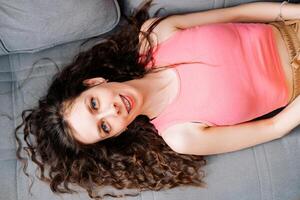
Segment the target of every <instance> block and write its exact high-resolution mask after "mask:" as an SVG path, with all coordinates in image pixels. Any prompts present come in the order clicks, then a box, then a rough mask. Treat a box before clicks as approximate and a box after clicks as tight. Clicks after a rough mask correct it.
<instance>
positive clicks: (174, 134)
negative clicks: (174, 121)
mask: <svg viewBox="0 0 300 200" xmlns="http://www.w3.org/2000/svg"><path fill="white" fill-rule="evenodd" d="M281 136H282V134H281V133H280V132H278V130H277V129H276V128H275V126H274V121H273V119H272V118H269V119H263V120H257V121H252V122H245V123H241V124H237V125H231V126H212V127H203V126H199V125H198V124H197V123H184V124H179V125H175V126H172V127H170V128H168V129H166V131H164V132H163V133H162V137H163V139H164V140H165V142H166V143H167V144H168V145H169V146H170V147H171V148H172V149H173V150H174V151H176V152H178V153H182V154H194V155H211V154H219V153H226V152H232V151H237V150H241V149H244V148H247V147H251V146H254V145H257V144H261V143H264V142H268V141H271V140H274V139H278V138H280V137H281Z"/></svg>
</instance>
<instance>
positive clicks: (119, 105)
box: [65, 78, 142, 144]
mask: <svg viewBox="0 0 300 200" xmlns="http://www.w3.org/2000/svg"><path fill="white" fill-rule="evenodd" d="M89 80H91V79H89ZM89 86H92V87H90V88H89V89H88V90H86V91H84V92H83V93H82V94H81V95H80V96H79V97H77V98H76V99H75V101H74V102H73V105H72V106H71V107H70V110H68V111H67V113H66V115H65V118H66V120H67V121H68V123H69V124H70V126H71V129H73V131H72V134H73V136H74V137H75V139H77V140H78V141H80V142H82V143H85V144H91V143H96V142H98V141H101V140H104V139H107V138H110V137H116V136H118V135H120V134H121V133H122V132H123V131H124V130H126V128H127V126H128V125H129V124H130V123H131V122H132V121H133V120H134V119H135V118H136V117H137V116H138V115H139V114H140V113H141V103H142V96H141V94H139V92H138V91H137V90H136V89H135V88H133V87H131V86H130V85H128V84H126V83H119V82H108V83H106V82H105V81H104V79H102V78H99V79H98V80H97V78H94V79H93V82H90V83H89Z"/></svg>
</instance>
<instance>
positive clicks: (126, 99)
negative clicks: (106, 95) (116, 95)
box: [120, 94, 132, 114]
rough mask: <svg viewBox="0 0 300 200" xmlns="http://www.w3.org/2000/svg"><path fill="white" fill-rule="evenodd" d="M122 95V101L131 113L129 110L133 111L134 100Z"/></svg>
mask: <svg viewBox="0 0 300 200" xmlns="http://www.w3.org/2000/svg"><path fill="white" fill-rule="evenodd" d="M120 97H121V99H122V102H123V103H124V105H125V108H126V110H127V112H128V114H129V112H130V111H131V109H132V102H131V101H130V100H131V99H130V98H129V97H126V96H123V95H121V94H120Z"/></svg>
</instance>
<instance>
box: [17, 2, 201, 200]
mask: <svg viewBox="0 0 300 200" xmlns="http://www.w3.org/2000/svg"><path fill="white" fill-rule="evenodd" d="M150 6H151V1H148V2H147V3H145V4H144V5H143V6H142V7H141V8H140V9H138V10H137V11H136V12H135V13H134V14H133V15H132V16H130V17H126V16H123V17H124V18H125V19H127V20H126V21H127V22H128V23H127V24H126V25H125V26H123V27H122V28H121V29H120V30H119V31H118V32H117V33H116V34H113V35H110V36H108V38H107V39H106V40H105V41H103V42H101V43H99V44H96V45H95V46H93V47H92V48H90V49H89V50H87V51H83V52H81V53H79V54H78V55H77V56H76V57H75V58H74V60H73V61H72V63H71V64H69V65H67V66H66V67H64V69H63V70H62V71H61V72H59V73H57V74H56V75H55V76H54V77H53V81H52V83H51V85H50V87H49V89H48V91H47V94H46V95H45V96H43V97H42V98H41V99H40V100H39V101H38V105H37V106H36V107H35V108H34V109H28V110H24V111H23V112H22V120H23V121H22V123H21V124H20V125H19V126H18V127H17V128H16V130H15V137H16V140H17V143H18V148H17V157H18V159H20V160H21V161H22V163H23V171H24V173H25V174H26V175H27V176H29V174H28V173H27V172H26V168H27V164H28V163H27V162H28V161H27V159H26V158H25V157H22V155H21V153H22V150H25V152H27V156H28V157H29V158H30V159H31V160H32V161H33V162H34V163H35V164H36V165H37V167H38V168H37V169H38V170H39V175H37V176H38V178H39V179H40V180H43V181H46V182H48V183H49V184H50V188H51V190H52V191H53V192H55V193H73V192H76V191H75V190H73V189H71V188H70V186H69V185H70V184H76V185H79V186H81V187H82V188H84V189H85V190H86V191H87V192H88V194H89V196H90V197H91V198H102V197H104V196H106V195H109V196H113V197H119V196H118V195H114V194H111V193H105V194H104V195H103V196H99V195H95V194H93V190H94V189H95V188H96V187H99V186H100V187H102V186H114V187H115V188H117V189H123V188H128V189H131V188H134V189H138V190H139V191H142V190H149V189H150V190H156V191H157V190H160V189H168V188H173V187H176V186H179V185H193V186H200V187H204V186H205V183H204V182H203V181H202V180H201V179H202V178H203V177H204V172H203V170H201V169H200V168H201V167H202V166H203V165H205V160H204V159H203V157H202V156H195V155H183V154H178V153H176V152H174V151H172V150H171V149H170V147H169V146H168V145H166V143H165V142H164V141H163V139H162V138H161V137H160V136H158V134H157V130H156V129H155V127H154V126H153V124H151V123H150V119H149V118H148V117H147V116H144V115H140V116H138V117H137V118H136V119H135V120H134V121H133V122H132V123H131V124H130V125H129V126H128V130H126V133H123V134H121V135H120V136H118V137H116V138H109V139H106V140H104V141H101V142H98V143H95V144H91V145H84V144H80V143H79V142H78V141H76V140H75V139H73V138H72V136H71V134H70V132H71V130H70V128H69V126H68V123H67V122H66V120H65V119H64V112H65V109H64V106H63V105H64V102H65V101H72V100H74V99H75V98H76V97H77V96H79V95H80V94H81V93H82V92H83V91H84V90H86V89H87V87H86V86H84V85H83V84H82V81H83V80H85V79H87V78H93V77H97V76H101V77H104V78H106V79H108V80H110V81H118V82H123V81H127V80H132V79H136V78H142V77H143V76H144V75H145V74H146V73H149V72H150V71H151V70H146V68H145V66H146V64H147V63H149V62H150V61H152V60H153V59H152V54H151V51H150V50H149V51H148V52H147V54H146V58H145V59H143V60H140V59H139V58H140V55H139V51H138V50H139V48H140V46H139V38H138V35H139V34H140V33H141V34H143V35H144V36H145V38H146V39H147V41H148V42H149V43H150V45H152V43H151V40H150V39H149V34H150V33H151V31H152V30H153V28H154V26H156V25H157V24H158V23H159V22H160V21H161V20H163V19H164V18H166V17H167V16H166V17H161V18H159V20H157V21H155V23H153V24H152V26H151V27H150V28H149V30H147V31H146V32H141V31H140V28H141V25H142V24H143V22H144V21H145V20H147V19H149V14H148V9H149V8H150ZM157 14H158V12H157V13H156V14H155V15H157ZM22 126H24V129H23V130H24V131H23V133H22V134H24V135H23V138H24V141H25V143H24V144H22V141H21V139H20V138H19V136H18V134H17V132H18V129H20V128H21V127H22ZM22 145H24V147H23V146H22ZM125 195H129V194H125Z"/></svg>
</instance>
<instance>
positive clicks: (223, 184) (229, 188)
mask: <svg viewBox="0 0 300 200" xmlns="http://www.w3.org/2000/svg"><path fill="white" fill-rule="evenodd" d="M141 1H142V0H123V1H120V2H117V1H114V0H102V1H101V0H73V1H59V0H49V1H48V0H44V1H37V0H31V1H29V0H28V1H17V0H11V1H6V0H0V103H1V106H0V127H1V132H0V135H1V139H0V199H1V200H29V199H36V200H46V199H51V200H55V199H64V200H67V199H74V200H76V199H89V197H88V196H87V194H86V193H85V192H84V191H83V190H81V189H79V191H80V192H79V193H78V194H73V195H70V194H64V195H60V196H58V195H55V194H53V193H52V192H51V191H50V189H49V187H48V185H47V184H45V183H44V182H41V181H39V180H38V179H35V182H34V185H33V187H32V195H30V194H29V193H28V188H29V185H30V183H31V181H30V179H28V178H27V177H25V176H24V174H23V172H22V171H21V170H20V163H19V162H18V161H17V160H16V156H15V149H16V144H15V140H14V136H13V130H14V128H16V126H17V125H19V124H20V122H21V118H20V114H21V112H22V110H24V109H27V108H30V107H31V106H33V105H35V104H36V103H37V100H38V98H39V97H40V96H41V95H43V94H44V92H45V91H46V89H47V86H48V84H49V83H50V80H51V77H52V75H53V74H55V73H56V72H57V70H59V69H61V68H62V67H63V66H64V65H65V64H67V63H68V62H70V61H71V59H72V57H73V56H74V55H75V54H76V53H78V52H79V51H80V50H82V49H84V48H86V47H88V46H90V45H91V44H92V43H93V42H94V40H98V39H101V37H104V36H105V35H106V34H111V33H113V32H114V31H115V30H116V29H117V28H118V26H117V24H118V23H119V22H121V21H122V18H121V17H120V11H121V12H124V13H127V14H128V13H130V12H131V11H132V9H133V8H135V7H137V6H138V5H139V3H140V2H141ZM41 2H42V3H41ZM155 2H157V4H156V5H155V6H154V7H153V9H151V12H152V13H153V12H154V11H155V10H156V9H157V8H159V7H165V9H164V10H162V13H161V15H164V14H168V13H184V12H191V11H197V10H198V11H200V10H208V9H213V8H220V7H230V6H234V5H238V4H241V3H246V2H252V0H190V1H180V0H172V1H171V0H170V1H164V0H160V1H155ZM88 38H93V39H92V40H90V41H89V42H86V43H84V44H83V45H81V44H82V43H83V42H84V41H86V39H88ZM206 159H207V165H206V166H205V167H204V170H205V172H206V178H205V179H204V181H205V182H206V183H207V184H208V188H206V189H202V188H195V187H177V188H174V189H170V190H166V191H159V192H153V191H148V192H143V193H142V194H140V195H139V196H137V197H126V199H144V200H146V199H147V200H148V199H149V200H150V199H156V200H158V199H174V200H177V199H178V200H181V199H183V198H185V199H189V200H198V199H203V200H235V199H236V200H258V199H260V200H299V199H300V130H299V129H298V128H296V129H294V130H292V133H290V134H289V135H287V136H286V137H284V138H282V139H278V140H275V141H272V142H268V143H265V144H262V145H258V146H255V147H252V148H248V149H245V150H241V151H237V152H232V153H226V154H220V155H214V156H207V157H206ZM28 169H29V172H30V173H34V169H35V166H34V165H33V164H32V163H30V165H29V167H28ZM107 190H112V189H111V188H107ZM112 191H114V190H112ZM116 193H122V191H116ZM108 199H110V197H109V198H108Z"/></svg>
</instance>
